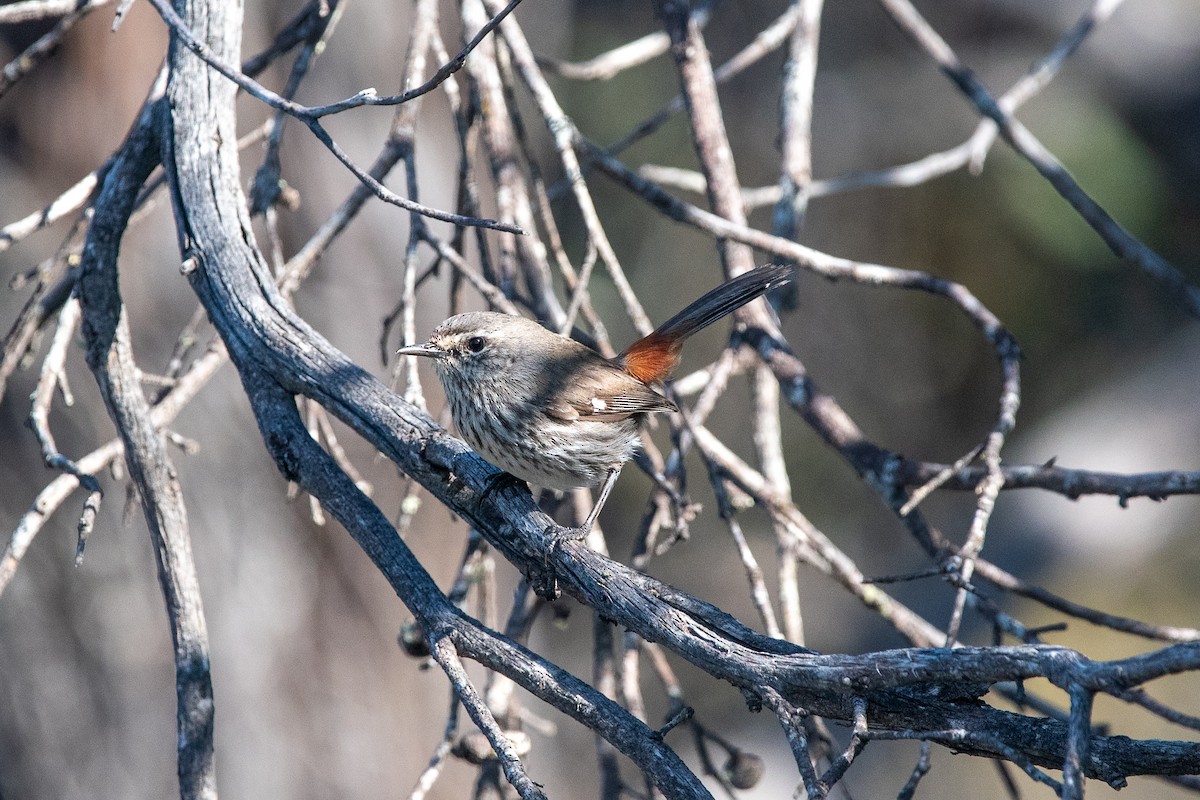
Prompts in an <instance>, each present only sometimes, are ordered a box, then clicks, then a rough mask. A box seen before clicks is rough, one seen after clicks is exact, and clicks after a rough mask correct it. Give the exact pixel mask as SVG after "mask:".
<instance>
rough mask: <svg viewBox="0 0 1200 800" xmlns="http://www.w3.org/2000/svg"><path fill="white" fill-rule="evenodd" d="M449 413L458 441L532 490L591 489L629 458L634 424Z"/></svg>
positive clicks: (499, 412)
mask: <svg viewBox="0 0 1200 800" xmlns="http://www.w3.org/2000/svg"><path fill="white" fill-rule="evenodd" d="M451 410H452V411H453V412H454V421H455V424H456V425H457V427H458V429H459V432H460V433H461V434H462V437H463V438H464V439H466V440H467V443H468V444H470V445H471V447H473V448H474V449H475V450H476V452H478V453H479V455H481V456H483V457H484V458H485V459H487V460H488V462H490V463H491V464H493V465H495V466H497V467H499V468H500V469H502V470H504V471H505V472H509V473H511V474H513V475H515V476H516V477H518V478H520V479H521V480H525V481H529V482H530V483H532V484H534V485H535V486H543V487H547V488H550V489H558V490H561V491H566V490H568V489H576V488H579V487H581V486H595V485H597V484H599V483H600V482H601V481H603V480H604V478H605V476H606V475H607V474H608V472H609V471H610V470H613V469H618V468H620V466H621V465H622V464H624V463H625V462H626V461H628V460H629V459H630V458H632V457H633V454H634V452H636V450H637V446H638V429H637V422H636V421H635V420H633V419H626V420H620V421H618V422H594V421H588V420H573V421H561V420H557V419H553V418H551V417H548V416H545V415H542V414H536V415H532V416H531V415H522V414H520V413H517V412H516V411H515V410H513V409H510V408H507V407H505V406H493V407H490V408H487V409H479V408H475V409H473V411H474V413H466V414H463V413H460V411H459V409H456V408H453V407H452V409H451Z"/></svg>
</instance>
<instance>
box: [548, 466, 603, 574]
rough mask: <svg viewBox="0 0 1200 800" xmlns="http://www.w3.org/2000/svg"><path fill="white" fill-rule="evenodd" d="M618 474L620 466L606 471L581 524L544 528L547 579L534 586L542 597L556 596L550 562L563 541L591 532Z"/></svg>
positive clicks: (573, 540)
mask: <svg viewBox="0 0 1200 800" xmlns="http://www.w3.org/2000/svg"><path fill="white" fill-rule="evenodd" d="M620 474H621V468H620V467H616V468H614V469H610V470H609V471H608V476H607V477H605V479H604V485H603V486H601V487H600V496H599V497H597V498H596V504H595V505H593V506H592V512H591V513H590V514H588V516H587V519H585V520H584V521H583V524H582V525H579V526H577V527H568V526H566V525H552V526H551V527H549V528H547V529H546V531H545V536H546V538H547V539H549V540H550V545H549V547H547V548H546V558H545V561H544V563H543V565H544V566H545V568H546V575H547V576H548V579H547V580H546V582H545V583H544V584H543V585H542V587H540V588H539V587H537V586H535V587H534V589H535V591H537V592H538V594H541V595H542V596H543V597H557V596H558V582H557V580H556V579H555V577H554V568H553V567H552V566H551V565H550V562H552V561H553V560H554V558H555V556H557V555H558V551H559V549H560V548H561V547H562V546H563V543H564V542H575V541H579V540H580V539H584V538H586V537H587V535H588V534H589V533H591V530H592V525H594V524H596V519H597V517H599V516H600V509H602V508H604V503H605V502H606V501H607V500H608V496H609V495H610V494H612V489H613V486H614V485H615V484H616V482H617V477H618V476H619V475H620ZM543 589H544V592H543Z"/></svg>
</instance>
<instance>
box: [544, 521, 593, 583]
mask: <svg viewBox="0 0 1200 800" xmlns="http://www.w3.org/2000/svg"><path fill="white" fill-rule="evenodd" d="M590 532H591V526H590V525H578V526H566V525H551V526H550V527H548V528H546V530H545V531H543V535H544V536H545V537H546V539H547V540H548V542H549V543H548V544H547V546H546V555H545V557H544V558H543V559H542V570H541V572H540V573H539V574H538V575H536V576H530V586H531V587H532V588H533V590H534V592H536V593H537V595H538V596H539V597H542V598H545V599H546V600H557V599H558V598H559V597H560V596H561V595H562V591H561V590H560V589H559V588H558V576H557V575H556V574H555V571H554V561H555V560H557V558H558V552H559V550H561V549H562V546H563V545H564V544H565V543H567V542H578V541H582V540H583V539H586V538H587V535H588V534H589V533H590Z"/></svg>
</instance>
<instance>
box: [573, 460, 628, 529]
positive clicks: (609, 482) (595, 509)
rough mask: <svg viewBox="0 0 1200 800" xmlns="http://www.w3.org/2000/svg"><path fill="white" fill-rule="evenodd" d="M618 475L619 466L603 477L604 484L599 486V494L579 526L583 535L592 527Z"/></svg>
mask: <svg viewBox="0 0 1200 800" xmlns="http://www.w3.org/2000/svg"><path fill="white" fill-rule="evenodd" d="M620 475H621V468H620V467H617V468H616V469H610V470H609V471H608V477H606V478H605V479H604V485H603V486H601V487H600V496H599V497H597V498H596V504H595V505H594V506H592V513H590V514H588V517H587V519H586V520H584V522H583V525H582V526H580V527H581V529H582V530H583V535H584V536H587V534H588V532H589V531H590V530H591V529H592V525H594V524H595V522H596V518H597V517H599V516H600V509H602V508H604V503H605V502H607V500H608V496H609V495H610V494H612V490H613V486H615V485H616V483H617V478H618V477H619V476H620Z"/></svg>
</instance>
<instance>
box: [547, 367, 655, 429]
mask: <svg viewBox="0 0 1200 800" xmlns="http://www.w3.org/2000/svg"><path fill="white" fill-rule="evenodd" d="M609 369H610V370H611V371H609V370H605V371H604V372H602V373H600V374H599V375H587V374H582V375H581V374H578V373H577V374H576V375H574V376H573V379H572V380H571V381H570V383H569V385H566V386H560V387H559V388H558V391H556V392H554V393H553V394H554V395H555V399H554V402H552V403H549V404H548V405H547V407H546V412H547V413H548V414H549V415H550V416H551V417H554V418H555V419H559V420H562V421H564V422H571V421H574V420H589V421H592V422H620V421H621V420H623V419H628V418H629V417H631V416H633V415H634V414H649V413H654V412H656V411H678V409H677V408H676V407H675V404H674V403H672V402H671V401H670V400H668V399H667V398H665V397H663V396H662V395H661V394H659V393H658V392H656V391H654V390H653V389H651V388H650V387H649V386H647V385H645V384H644V383H642V382H641V381H638V380H635V379H633V378H631V377H629V376H628V375H626V374H625V373H624V372H623V371H618V370H616V369H612V368H609Z"/></svg>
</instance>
